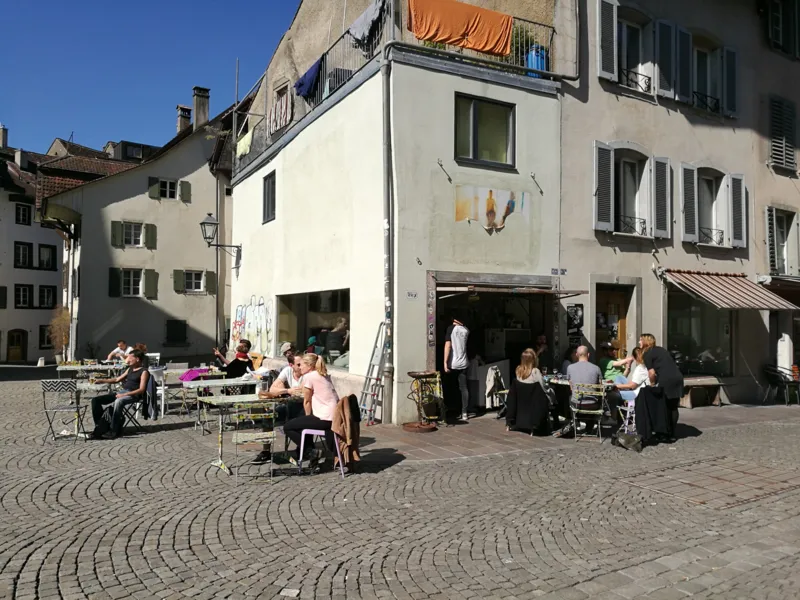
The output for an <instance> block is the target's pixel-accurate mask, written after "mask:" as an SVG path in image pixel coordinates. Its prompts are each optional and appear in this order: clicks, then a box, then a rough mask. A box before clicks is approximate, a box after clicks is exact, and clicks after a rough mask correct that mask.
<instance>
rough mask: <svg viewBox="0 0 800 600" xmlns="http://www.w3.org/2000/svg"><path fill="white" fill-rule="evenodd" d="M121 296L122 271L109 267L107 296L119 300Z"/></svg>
mask: <svg viewBox="0 0 800 600" xmlns="http://www.w3.org/2000/svg"><path fill="white" fill-rule="evenodd" d="M121 295H122V270H121V269H116V268H114V267H110V268H109V269H108V296H109V297H110V298H119V297H120V296H121Z"/></svg>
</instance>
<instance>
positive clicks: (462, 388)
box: [444, 318, 469, 421]
mask: <svg viewBox="0 0 800 600" xmlns="http://www.w3.org/2000/svg"><path fill="white" fill-rule="evenodd" d="M467 340H469V329H467V327H466V326H465V325H464V323H462V322H461V321H459V320H458V319H456V318H453V324H452V325H450V327H448V328H447V333H446V334H445V337H444V372H445V373H447V374H449V376H450V389H452V390H455V389H458V391H459V393H460V395H461V420H462V421H467V420H468V419H469V415H468V414H467V408H468V406H469V388H468V387H467V367H468V366H469V360H468V358H467Z"/></svg>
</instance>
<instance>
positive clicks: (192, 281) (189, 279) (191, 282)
mask: <svg viewBox="0 0 800 600" xmlns="http://www.w3.org/2000/svg"><path fill="white" fill-rule="evenodd" d="M184 285H185V286H186V291H187V292H202V291H203V271H184Z"/></svg>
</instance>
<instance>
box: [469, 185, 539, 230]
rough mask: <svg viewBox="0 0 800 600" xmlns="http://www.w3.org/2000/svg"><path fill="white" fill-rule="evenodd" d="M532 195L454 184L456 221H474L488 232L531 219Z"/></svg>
mask: <svg viewBox="0 0 800 600" xmlns="http://www.w3.org/2000/svg"><path fill="white" fill-rule="evenodd" d="M530 210H531V194H530V193H529V192H513V191H509V190H499V189H496V188H488V187H477V186H472V185H457V186H456V203H455V220H456V222H457V223H459V222H461V221H466V222H467V223H470V224H471V223H477V224H479V225H480V226H481V227H483V228H484V230H486V232H487V233H488V234H489V235H492V234H494V233H499V232H501V231H503V230H504V229H505V228H506V226H509V225H511V226H514V223H515V222H516V221H522V222H524V223H528V222H529V221H530Z"/></svg>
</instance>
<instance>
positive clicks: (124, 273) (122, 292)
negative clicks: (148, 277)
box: [120, 269, 144, 298]
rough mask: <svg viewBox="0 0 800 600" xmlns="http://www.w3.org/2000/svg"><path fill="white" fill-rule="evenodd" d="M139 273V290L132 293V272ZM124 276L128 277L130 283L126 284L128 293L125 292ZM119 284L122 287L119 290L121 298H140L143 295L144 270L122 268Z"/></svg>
mask: <svg viewBox="0 0 800 600" xmlns="http://www.w3.org/2000/svg"><path fill="white" fill-rule="evenodd" d="M135 273H138V274H139V282H138V283H139V290H138V292H137V293H134V274H135ZM126 276H128V277H130V285H129V286H128V288H129V289H128V293H125V278H126ZM120 285H121V287H122V289H121V290H120V295H121V296H122V297H123V298H141V297H142V296H143V295H144V271H143V270H142V269H122V274H121V276H120Z"/></svg>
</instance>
